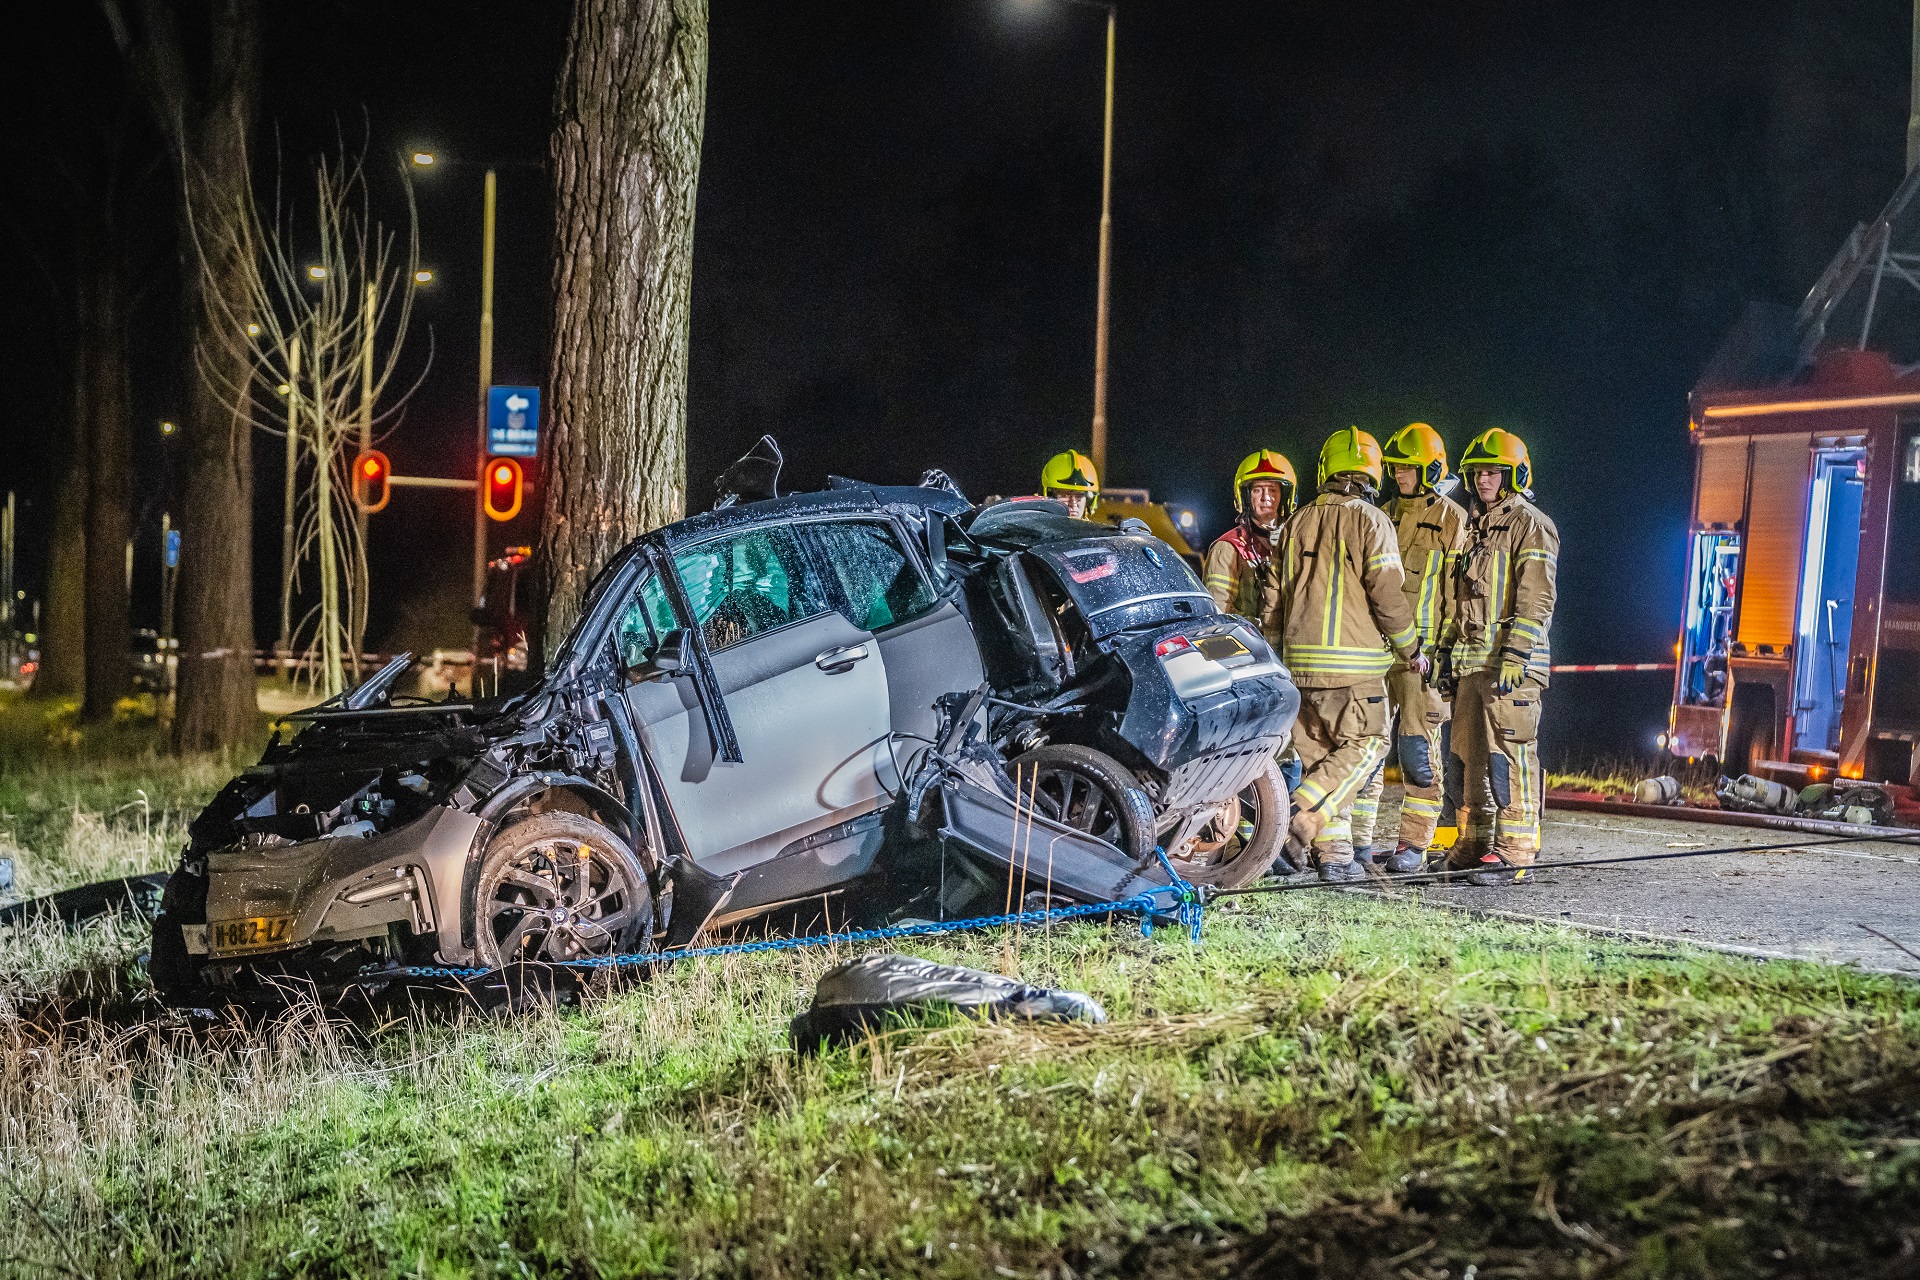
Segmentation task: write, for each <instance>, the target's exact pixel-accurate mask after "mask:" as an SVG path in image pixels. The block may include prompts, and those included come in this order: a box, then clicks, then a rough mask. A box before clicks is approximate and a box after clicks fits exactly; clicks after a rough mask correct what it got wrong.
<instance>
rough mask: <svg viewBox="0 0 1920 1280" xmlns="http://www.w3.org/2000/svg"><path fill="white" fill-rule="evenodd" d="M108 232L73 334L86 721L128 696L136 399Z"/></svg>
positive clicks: (122, 285)
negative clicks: (82, 468) (78, 388)
mask: <svg viewBox="0 0 1920 1280" xmlns="http://www.w3.org/2000/svg"><path fill="white" fill-rule="evenodd" d="M122 272H123V267H122V264H121V262H120V254H119V250H118V245H117V243H116V242H115V235H114V231H113V228H112V226H111V224H109V225H108V226H107V227H105V228H103V229H102V230H101V231H100V232H99V233H98V234H97V235H96V236H94V237H92V238H91V240H90V242H89V243H88V244H87V245H86V246H85V248H84V249H83V250H82V253H81V260H80V298H79V305H78V306H77V307H76V308H75V312H76V317H77V319H78V324H77V325H76V326H75V327H76V330H77V334H78V340H79V343H80V352H81V361H82V366H81V367H82V372H81V377H82V378H84V379H85V383H86V387H85V397H86V408H87V413H86V419H85V422H84V426H85V434H84V436H82V437H81V438H82V439H84V440H85V441H86V456H87V488H86V511H87V532H86V560H85V563H86V624H85V627H86V662H85V670H86V686H85V693H84V695H83V697H82V699H81V714H82V716H83V717H84V718H85V719H88V720H93V721H100V720H108V719H111V718H112V717H113V707H114V704H115V703H116V702H118V701H119V700H120V699H121V698H122V697H124V696H125V695H126V692H127V686H128V667H127V652H128V647H129V642H130V641H131V639H132V631H131V624H130V622H129V612H130V610H129V602H128V599H127V559H126V557H127V541H128V539H129V538H130V537H131V536H132V533H133V421H132V414H133V407H132V401H133V392H132V388H131V386H130V377H129V374H128V369H127V308H126V282H125V278H124V276H123V274H122Z"/></svg>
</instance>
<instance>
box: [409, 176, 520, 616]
mask: <svg viewBox="0 0 1920 1280" xmlns="http://www.w3.org/2000/svg"><path fill="white" fill-rule="evenodd" d="M408 160H409V161H410V162H411V163H412V164H413V166H414V168H416V169H430V168H432V167H433V166H434V165H436V164H444V163H447V161H445V160H444V159H443V158H442V157H439V156H436V155H435V154H434V153H433V152H431V151H415V152H413V153H412V154H411V155H409V156H408ZM486 175H487V176H486V182H485V186H484V188H483V191H482V194H481V205H480V393H479V407H478V410H477V413H476V419H477V427H476V432H475V445H474V462H473V477H474V496H473V607H474V609H476V610H478V609H480V608H481V607H482V606H483V605H484V604H485V603H486V596H487V511H486V506H485V503H484V501H483V493H484V491H485V489H486V478H487V477H486V472H487V388H488V387H490V386H492V385H493V227H494V201H495V193H496V191H497V189H498V181H497V179H496V178H495V176H494V170H493V168H492V167H491V166H489V167H488V169H487V171H486ZM415 278H416V279H418V277H417V276H416V277H415ZM428 278H429V279H431V278H432V276H431V273H428ZM422 283H425V282H424V281H422Z"/></svg>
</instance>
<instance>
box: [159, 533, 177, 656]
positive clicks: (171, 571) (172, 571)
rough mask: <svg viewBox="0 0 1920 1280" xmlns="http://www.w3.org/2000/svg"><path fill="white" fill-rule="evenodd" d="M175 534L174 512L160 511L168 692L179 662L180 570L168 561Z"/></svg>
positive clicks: (162, 620) (163, 648)
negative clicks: (176, 602) (176, 608)
mask: <svg viewBox="0 0 1920 1280" xmlns="http://www.w3.org/2000/svg"><path fill="white" fill-rule="evenodd" d="M172 536H173V513H172V512H171V511H162V512H161V513H160V670H161V671H162V672H163V673H165V678H166V685H167V692H168V693H172V692H173V682H174V676H175V673H176V670H177V668H178V666H179V663H178V662H177V661H176V660H175V658H174V653H173V581H174V578H175V577H176V576H177V575H178V572H179V571H178V570H177V569H176V568H175V567H174V566H172V565H170V564H168V563H167V560H168V556H167V542H168V540H169V539H170V538H171V537H172Z"/></svg>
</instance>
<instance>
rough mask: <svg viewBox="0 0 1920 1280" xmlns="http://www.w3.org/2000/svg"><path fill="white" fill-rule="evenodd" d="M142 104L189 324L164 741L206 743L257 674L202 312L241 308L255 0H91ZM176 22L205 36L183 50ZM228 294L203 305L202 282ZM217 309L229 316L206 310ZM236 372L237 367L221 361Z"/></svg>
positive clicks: (227, 418) (246, 534)
mask: <svg viewBox="0 0 1920 1280" xmlns="http://www.w3.org/2000/svg"><path fill="white" fill-rule="evenodd" d="M101 5H102V9H103V10H104V11H105V13H106V15H107V18H108V22H109V25H110V26H111V28H112V30H113V34H114V39H115V41H116V42H117V43H118V44H119V46H120V48H121V50H122V52H123V54H124V55H125V56H126V58H127V59H128V61H129V63H130V64H131V65H132V67H133V68H134V72H135V75H136V78H137V79H138V81H139V82H140V83H141V85H142V87H143V89H144V90H145V94H146V99H147V106H148V109H149V111H150V112H151V113H152V115H153V117H154V121H155V123H157V124H158V125H159V127H160V129H161V132H162V133H164V134H165V135H166V136H167V138H168V139H169V141H170V142H171V143H172V146H173V151H174V159H175V161H176V163H177V164H178V165H179V167H180V183H181V191H182V195H183V199H182V202H181V206H180V209H179V213H180V237H181V247H182V263H181V265H182V275H183V279H184V280H185V283H186V287H185V288H184V290H183V293H184V294H185V298H184V301H185V311H184V313H183V315H184V318H185V320H186V322H187V325H188V328H189V329H190V331H191V332H192V334H193V352H194V354H193V355H192V356H191V357H190V359H189V363H188V368H187V372H186V385H187V388H188V390H187V410H186V413H185V414H184V415H183V417H182V420H181V423H180V433H179V436H178V440H179V446H178V449H179V454H178V456H179V461H180V464H181V465H180V469H179V471H178V472H176V473H175V480H176V484H177V486H178V495H179V499H180V501H179V515H180V569H179V575H180V576H179V579H178V586H177V587H176V592H177V595H176V598H175V599H176V604H175V608H176V617H175V622H176V623H177V625H178V630H179V645H180V648H179V654H180V664H179V670H178V678H177V683H176V685H175V694H174V720H173V743H174V748H175V749H176V750H179V751H205V750H213V749H217V748H220V747H223V746H228V745H231V744H233V743H236V742H239V741H243V740H244V739H245V738H246V737H248V736H250V734H251V732H252V730H253V727H254V725H255V722H256V720H257V717H258V714H259V713H258V704H257V702H256V699H255V695H254V681H253V643H254V640H253V437H252V427H251V424H250V423H249V421H248V419H247V416H246V415H245V414H243V413H238V412H236V411H235V410H234V409H233V408H230V407H228V406H227V405H225V404H223V403H221V397H220V395H219V394H217V393H216V392H215V391H214V389H213V388H212V387H211V386H209V385H208V382H207V378H206V376H205V374H204V373H203V372H202V364H210V363H212V362H217V361H232V362H238V361H239V360H241V359H242V357H241V355H240V354H239V351H238V349H237V344H235V343H232V342H223V341H221V340H219V338H218V337H216V336H215V334H214V332H213V330H212V326H213V325H214V324H216V323H232V319H231V318H232V317H236V316H237V317H242V318H244V317H245V316H246V314H247V312H248V310H249V308H248V307H247V305H246V304H245V301H244V300H245V299H246V297H247V290H246V283H247V275H246V265H247V264H246V262H245V260H244V258H243V257H242V252H241V249H240V247H239V242H238V240H237V239H236V238H235V237H234V235H233V234H232V231H231V227H232V220H233V219H234V218H235V217H236V216H237V215H238V214H239V212H240V210H241V209H242V208H243V204H244V199H243V197H244V194H245V192H246V190H247V185H246V184H247V182H248V181H249V171H248V165H247V149H248V142H249V140H250V139H251V137H252V135H253V123H254V115H255V112H256V109H257V107H258V101H259V86H260V22H259V11H258V8H257V4H256V0H211V3H210V4H209V5H206V6H198V7H199V8H201V9H203V10H205V11H204V12H200V13H196V14H194V15H192V20H191V21H190V22H187V23H183V22H182V21H181V14H180V13H178V12H176V8H183V7H185V6H178V5H177V3H175V4H170V3H168V0H144V2H143V3H142V4H140V5H139V6H138V9H137V11H131V12H130V11H129V10H128V9H127V8H125V7H123V5H122V4H121V3H119V0H101ZM183 26H184V27H185V28H186V29H189V30H192V31H194V32H196V33H198V34H201V35H204V36H205V38H206V40H207V48H206V49H205V50H204V51H198V52H199V55H200V56H196V57H188V56H187V54H186V51H185V49H184V47H183V46H182V43H181V31H182V28H183ZM209 289H211V290H217V291H219V293H220V295H221V296H222V297H224V298H226V299H227V300H228V301H227V302H226V304H225V305H224V306H215V307H209V306H207V305H206V299H207V295H206V293H205V291H206V290H209ZM216 316H224V317H226V318H225V319H223V320H216V319H215V317H216ZM223 380H225V381H226V382H227V383H228V384H229V385H234V386H244V385H246V382H247V374H246V371H245V369H244V368H241V367H237V365H236V367H233V368H229V369H227V370H226V371H225V374H224V379H223Z"/></svg>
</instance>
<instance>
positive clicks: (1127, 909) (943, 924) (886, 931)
mask: <svg viewBox="0 0 1920 1280" xmlns="http://www.w3.org/2000/svg"><path fill="white" fill-rule="evenodd" d="M1154 853H1155V855H1157V856H1158V857H1159V859H1160V865H1161V866H1162V867H1164V868H1166V871H1167V875H1168V877H1169V878H1170V879H1171V880H1172V881H1173V883H1172V884H1170V885H1168V886H1166V887H1165V888H1161V889H1150V890H1148V891H1146V892H1144V893H1136V894H1135V895H1133V896H1132V897H1131V898H1122V899H1119V900H1118V901H1114V902H1087V903H1080V904H1077V905H1075V906H1071V907H1050V908H1048V909H1047V910H1045V911H1015V912H1011V913H1009V914H1006V915H997V916H973V917H972V918H970V919H966V920H939V921H928V922H927V923H925V924H896V925H889V926H887V927H886V928H882V929H854V930H850V931H848V932H846V933H828V934H820V935H817V936H812V937H802V938H768V939H765V940H762V941H758V942H729V943H725V944H723V945H721V946H717V947H690V948H687V949H685V950H681V951H630V952H627V953H625V954H623V955H612V956H587V957H584V958H582V959H579V960H554V961H548V962H545V963H548V964H551V965H552V966H553V967H554V968H564V969H620V968H626V967H629V966H632V965H642V964H664V963H666V962H668V961H672V960H698V959H702V958H704V957H707V956H744V955H760V954H762V953H764V952H770V951H794V950H798V949H799V948H801V947H831V946H837V945H839V944H840V943H843V942H884V941H888V940H890V939H894V938H930V937H933V936H935V935H937V934H943V933H963V932H966V931H968V930H972V929H994V928H1000V927H1003V926H1006V925H1023V926H1024V925H1041V924H1046V923H1047V922H1048V921H1050V920H1073V919H1077V918H1080V917H1083V916H1104V915H1117V914H1120V913H1123V912H1124V913H1131V914H1135V915H1138V916H1139V917H1140V933H1141V936H1143V937H1148V938H1151V937H1152V936H1153V918H1154V917H1155V916H1157V915H1159V916H1164V915H1169V914H1170V915H1172V916H1173V917H1174V918H1175V919H1176V920H1178V921H1179V922H1180V923H1181V924H1183V925H1185V926H1186V927H1187V932H1188V935H1189V936H1190V937H1191V938H1192V939H1193V941H1194V942H1196V943H1197V942H1199V941H1200V912H1201V907H1202V902H1201V894H1200V892H1199V891H1198V890H1197V889H1196V888H1195V887H1194V886H1193V885H1191V884H1189V883H1187V881H1185V880H1183V879H1181V878H1180V873H1179V872H1177V871H1175V870H1174V869H1173V863H1172V862H1170V861H1168V859H1167V855H1166V853H1165V852H1164V851H1163V850H1161V849H1157V848H1156V849H1155V850H1154ZM491 972H493V971H492V970H490V969H471V968H460V967H458V966H454V965H404V966H401V967H398V968H393V969H382V968H377V967H374V966H368V967H367V968H365V969H362V970H361V971H360V975H361V977H362V978H368V979H380V978H481V977H485V976H486V975H487V974H488V973H491Z"/></svg>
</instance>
